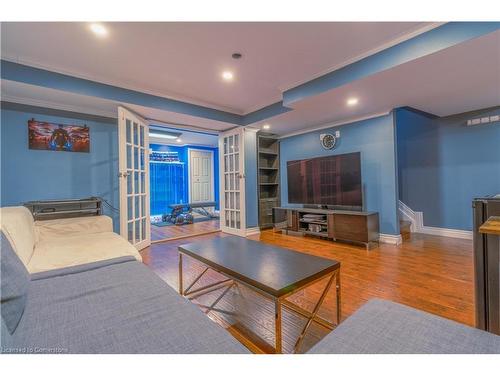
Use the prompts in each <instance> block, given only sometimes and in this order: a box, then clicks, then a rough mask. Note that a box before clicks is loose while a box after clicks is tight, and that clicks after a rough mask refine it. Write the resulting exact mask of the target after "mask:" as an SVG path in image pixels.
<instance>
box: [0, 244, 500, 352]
mask: <svg viewBox="0 0 500 375" xmlns="http://www.w3.org/2000/svg"><path fill="white" fill-rule="evenodd" d="M1 237H2V238H1V240H2V243H1V257H2V259H1V260H2V262H1V263H2V269H1V283H2V285H1V291H2V296H1V299H2V328H1V331H2V332H1V338H2V342H1V351H2V352H3V353H240V354H245V353H249V351H248V350H247V349H246V348H245V347H244V346H243V345H241V344H240V343H239V342H238V341H237V340H236V339H234V338H233V337H232V336H231V335H230V334H229V333H228V332H227V331H226V330H225V329H223V328H222V327H220V326H219V325H217V324H216V323H214V322H212V321H211V320H210V319H209V318H208V317H207V316H206V315H205V314H203V313H202V312H201V311H200V309H199V308H198V307H197V306H195V305H194V304H192V303H191V302H189V301H188V300H186V299H184V298H182V297H181V296H179V295H178V294H177V292H176V291H174V290H173V289H172V288H170V287H169V286H168V285H167V284H166V283H165V282H164V281H163V280H161V279H160V278H159V277H158V276H157V275H156V274H154V273H153V272H152V271H150V270H149V269H148V268H147V267H146V266H145V265H143V264H142V263H140V262H138V261H137V260H135V258H134V257H122V258H116V259H110V260H105V261H100V262H96V263H91V264H86V265H80V266H74V267H68V268H64V269H59V270H53V271H48V272H43V273H37V274H31V275H30V274H29V273H28V272H27V271H26V268H25V267H24V265H23V263H22V262H21V261H20V260H19V258H18V257H17V256H16V254H15V253H14V251H12V248H11V247H10V244H9V242H8V241H7V240H6V238H5V237H4V236H3V234H2V236H1ZM310 353H500V336H495V335H492V334H489V333H486V332H483V331H479V330H476V329H474V328H470V327H466V326H463V325H460V324H457V323H454V322H451V321H449V320H446V319H442V318H439V317H436V316H433V315H430V314H427V313H423V312H421V311H417V310H414V309H411V308H408V307H405V306H402V305H398V304H395V303H392V302H388V301H382V300H372V301H370V302H369V303H368V304H366V305H365V306H364V307H362V308H361V309H360V310H359V311H358V312H356V313H355V314H353V315H352V316H351V317H350V318H348V319H347V320H346V321H345V322H344V323H342V324H341V325H340V326H339V327H338V328H337V329H335V330H334V331H333V332H332V333H330V334H329V335H328V336H327V337H325V338H324V339H323V340H322V341H320V342H319V343H318V344H317V345H316V346H315V347H314V348H312V349H311V350H310Z"/></svg>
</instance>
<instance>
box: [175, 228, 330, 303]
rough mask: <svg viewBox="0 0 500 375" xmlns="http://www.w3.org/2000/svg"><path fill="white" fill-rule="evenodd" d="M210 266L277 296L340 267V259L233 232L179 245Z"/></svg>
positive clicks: (180, 250)
mask: <svg viewBox="0 0 500 375" xmlns="http://www.w3.org/2000/svg"><path fill="white" fill-rule="evenodd" d="M179 252H180V253H183V254H186V255H189V256H191V257H193V258H195V259H197V260H199V261H200V262H202V263H205V264H206V265H208V266H210V267H211V268H213V269H215V270H217V271H221V272H223V273H225V274H227V275H228V276H230V277H233V278H235V279H239V280H241V281H243V282H245V283H247V284H249V285H251V286H253V287H255V288H258V289H260V290H262V291H264V292H267V293H268V294H271V295H273V296H274V297H281V296H283V295H285V294H288V293H290V292H293V291H294V290H297V289H299V288H300V287H303V286H305V285H306V284H308V283H310V282H312V281H314V280H317V279H319V278H321V277H323V276H325V275H327V274H329V273H331V272H333V271H334V270H336V269H337V268H339V267H340V262H337V261H336V260H330V259H326V258H320V257H317V256H313V255H308V254H304V253H299V252H297V251H292V250H287V249H283V248H279V247H276V246H270V245H266V244H264V243H262V242H259V241H252V240H248V239H246V238H242V237H237V236H228V237H222V238H221V237H219V238H215V239H212V240H209V241H199V242H193V243H189V244H186V245H181V246H179Z"/></svg>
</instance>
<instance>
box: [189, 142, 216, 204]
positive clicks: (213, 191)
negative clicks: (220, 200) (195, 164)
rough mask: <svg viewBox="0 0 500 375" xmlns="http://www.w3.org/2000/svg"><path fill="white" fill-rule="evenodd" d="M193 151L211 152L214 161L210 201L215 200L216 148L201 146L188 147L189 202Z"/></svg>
mask: <svg viewBox="0 0 500 375" xmlns="http://www.w3.org/2000/svg"><path fill="white" fill-rule="evenodd" d="M191 151H201V152H209V153H210V157H211V162H212V181H211V184H212V191H211V193H210V201H212V202H213V201H215V157H214V150H205V149H200V148H192V147H188V160H187V166H188V203H191Z"/></svg>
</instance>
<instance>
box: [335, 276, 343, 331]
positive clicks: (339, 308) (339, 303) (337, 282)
mask: <svg viewBox="0 0 500 375" xmlns="http://www.w3.org/2000/svg"><path fill="white" fill-rule="evenodd" d="M335 291H336V296H337V325H339V324H340V319H341V318H342V301H341V295H340V294H341V293H340V292H341V290H340V270H338V271H337V272H336V276H335Z"/></svg>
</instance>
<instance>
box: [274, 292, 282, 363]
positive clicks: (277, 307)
mask: <svg viewBox="0 0 500 375" xmlns="http://www.w3.org/2000/svg"><path fill="white" fill-rule="evenodd" d="M274 331H275V350H276V353H277V354H278V353H281V352H282V346H281V345H282V339H281V301H280V299H279V298H276V299H275V300H274Z"/></svg>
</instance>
